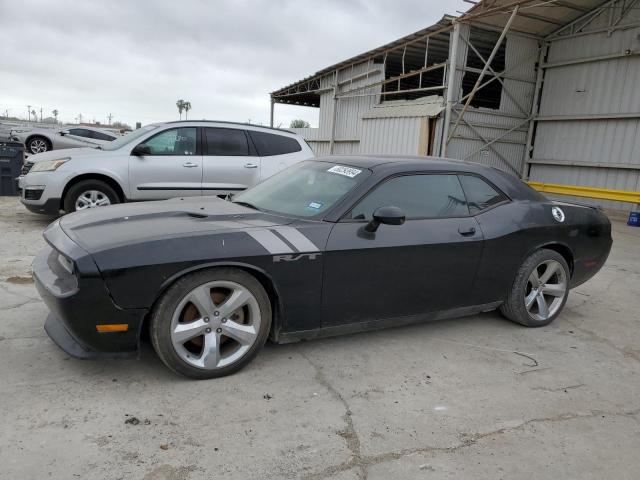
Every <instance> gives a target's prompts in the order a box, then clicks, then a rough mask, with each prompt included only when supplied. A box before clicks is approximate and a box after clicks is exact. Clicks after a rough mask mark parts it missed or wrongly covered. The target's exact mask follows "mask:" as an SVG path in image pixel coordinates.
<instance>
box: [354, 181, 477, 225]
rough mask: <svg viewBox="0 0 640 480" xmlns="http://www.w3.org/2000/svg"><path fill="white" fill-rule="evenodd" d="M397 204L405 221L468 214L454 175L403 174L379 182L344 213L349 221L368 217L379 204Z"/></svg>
mask: <svg viewBox="0 0 640 480" xmlns="http://www.w3.org/2000/svg"><path fill="white" fill-rule="evenodd" d="M387 206H394V207H399V208H400V209H401V210H402V211H403V213H404V214H405V215H406V218H407V220H411V219H418V218H443V217H462V216H467V215H469V209H468V207H467V201H466V199H465V196H464V193H463V191H462V187H461V186H460V181H459V180H458V177H457V176H456V175H431V174H430V175H403V176H400V177H395V178H391V179H389V180H387V181H385V182H384V183H382V184H380V185H378V186H377V187H376V188H375V190H373V191H372V192H370V193H369V194H368V195H367V196H366V197H364V198H363V199H362V200H361V201H360V202H359V203H358V204H357V205H356V206H355V207H354V208H353V210H352V211H351V213H350V214H348V215H347V218H348V219H351V220H367V221H369V220H371V219H372V218H373V212H374V211H375V210H376V209H377V208H379V207H387Z"/></svg>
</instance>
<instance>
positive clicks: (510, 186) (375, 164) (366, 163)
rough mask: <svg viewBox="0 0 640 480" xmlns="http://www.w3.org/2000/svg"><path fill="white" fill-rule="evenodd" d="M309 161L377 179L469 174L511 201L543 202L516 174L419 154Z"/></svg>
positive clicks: (343, 157) (328, 158)
mask: <svg viewBox="0 0 640 480" xmlns="http://www.w3.org/2000/svg"><path fill="white" fill-rule="evenodd" d="M310 160H311V161H315V162H326V163H332V164H341V165H347V166H351V167H356V168H367V169H369V170H371V171H372V172H373V173H374V175H376V176H389V175H394V174H398V173H405V172H424V171H429V170H431V171H441V172H465V173H471V174H476V175H479V176H481V177H484V178H485V179H487V180H489V181H490V182H491V183H493V184H494V185H495V186H496V187H498V188H499V189H500V190H502V192H504V193H506V194H507V195H508V196H509V197H510V198H512V199H517V200H533V201H546V198H545V197H544V196H543V195H541V194H540V193H538V192H537V191H535V190H534V189H532V188H531V187H530V186H529V185H527V184H525V183H524V182H522V181H521V180H520V179H519V178H518V177H516V176H515V175H512V174H510V173H507V172H504V171H502V170H499V169H497V168H495V167H489V166H486V165H482V164H480V163H475V162H465V161H463V160H454V159H451V158H444V157H430V156H420V155H330V156H325V157H317V158H314V159H310Z"/></svg>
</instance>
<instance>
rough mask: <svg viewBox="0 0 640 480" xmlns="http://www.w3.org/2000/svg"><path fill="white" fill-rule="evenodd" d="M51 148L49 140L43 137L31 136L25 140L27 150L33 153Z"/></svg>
mask: <svg viewBox="0 0 640 480" xmlns="http://www.w3.org/2000/svg"><path fill="white" fill-rule="evenodd" d="M49 150H51V142H49V140H47V139H46V138H44V137H31V138H30V139H29V141H28V142H27V151H28V152H29V153H31V154H33V155H35V154H36V153H44V152H47V151H49Z"/></svg>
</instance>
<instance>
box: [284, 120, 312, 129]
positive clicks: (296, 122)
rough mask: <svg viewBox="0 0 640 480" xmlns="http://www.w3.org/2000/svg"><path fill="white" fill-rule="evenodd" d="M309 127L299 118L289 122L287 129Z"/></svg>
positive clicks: (307, 123)
mask: <svg viewBox="0 0 640 480" xmlns="http://www.w3.org/2000/svg"><path fill="white" fill-rule="evenodd" d="M310 126H311V125H310V124H309V122H305V121H304V120H302V119H301V118H296V119H295V120H291V123H290V124H289V128H309V127H310Z"/></svg>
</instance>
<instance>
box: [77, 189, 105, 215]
mask: <svg viewBox="0 0 640 480" xmlns="http://www.w3.org/2000/svg"><path fill="white" fill-rule="evenodd" d="M107 205H111V200H109V197H108V196H107V195H105V194H104V193H103V192H101V191H99V190H87V191H86V192H82V193H81V194H80V195H79V196H78V199H77V200H76V211H78V210H86V209H87V208H95V207H105V206H107Z"/></svg>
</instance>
